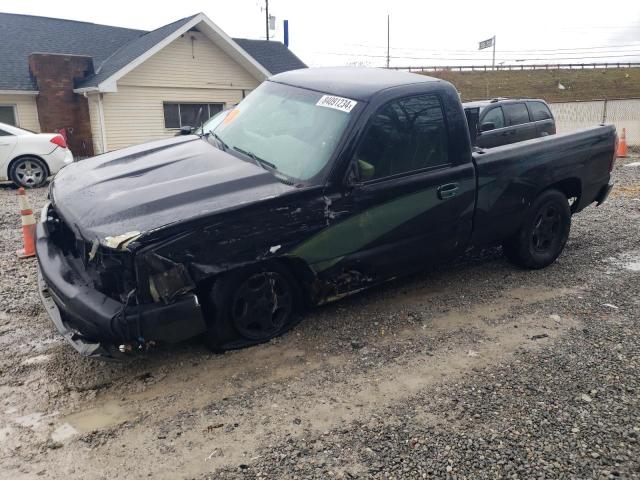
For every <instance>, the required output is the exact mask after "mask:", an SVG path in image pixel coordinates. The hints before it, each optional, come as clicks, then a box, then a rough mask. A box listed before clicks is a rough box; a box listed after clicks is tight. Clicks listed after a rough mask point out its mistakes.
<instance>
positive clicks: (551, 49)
mask: <svg viewBox="0 0 640 480" xmlns="http://www.w3.org/2000/svg"><path fill="white" fill-rule="evenodd" d="M346 45H347V46H355V47H365V48H372V49H373V48H386V46H385V47H383V46H381V45H364V44H359V43H352V44H346ZM626 47H635V48H638V47H640V41H638V42H636V43H628V44H624V45H601V46H593V47H574V48H549V49H544V48H540V49H520V50H502V49H500V52H504V53H524V52H570V51H582V50H595V49H602V48H626ZM391 50H402V51H425V52H447V53H455V52H459V53H475V52H477V51H478V50H449V49H439V48H438V49H435V48H420V47H391ZM541 55H542V53H541Z"/></svg>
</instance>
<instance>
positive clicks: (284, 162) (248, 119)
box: [204, 82, 357, 181]
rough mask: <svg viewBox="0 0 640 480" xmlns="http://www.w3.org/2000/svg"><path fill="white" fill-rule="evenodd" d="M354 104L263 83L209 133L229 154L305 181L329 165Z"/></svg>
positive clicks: (344, 100)
mask: <svg viewBox="0 0 640 480" xmlns="http://www.w3.org/2000/svg"><path fill="white" fill-rule="evenodd" d="M356 103H357V102H355V101H353V100H348V99H341V98H339V97H332V96H329V95H323V94H322V93H318V92H313V91H310V90H305V89H302V88H297V87H291V86H288V85H281V84H278V83H273V82H264V83H263V84H262V85H260V86H259V87H258V88H257V89H255V90H254V91H253V92H251V94H250V95H249V96H247V98H245V99H244V100H243V101H242V102H240V104H239V105H238V106H237V107H236V108H234V109H233V110H230V111H228V112H227V113H226V115H225V116H224V119H223V120H222V122H218V124H217V125H215V123H216V122H214V125H213V130H211V129H209V131H210V132H213V131H215V134H216V136H217V137H218V138H219V140H220V141H222V142H224V144H225V145H226V147H227V148H228V149H229V150H232V151H235V152H240V153H242V154H243V155H245V156H248V157H250V158H252V159H253V160H255V161H256V162H259V163H260V164H261V165H263V166H265V168H270V169H273V170H277V172H278V173H280V174H283V175H286V176H288V177H291V178H294V179H298V180H302V181H305V180H309V179H311V178H312V177H314V176H315V175H317V174H318V173H320V172H321V171H322V169H323V168H324V167H325V166H326V165H327V163H328V162H329V159H330V158H331V155H332V153H333V151H334V150H335V148H336V145H337V144H338V141H339V140H340V137H341V136H342V133H343V132H344V129H345V127H346V125H347V122H348V121H349V117H350V115H351V114H350V112H351V109H352V108H353V107H354V106H355V105H356ZM212 120H213V119H212ZM204 130H205V133H206V132H207V128H206V127H205V129H204Z"/></svg>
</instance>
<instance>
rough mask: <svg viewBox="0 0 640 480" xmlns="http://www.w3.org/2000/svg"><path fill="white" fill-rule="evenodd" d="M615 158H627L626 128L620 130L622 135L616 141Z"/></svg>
mask: <svg viewBox="0 0 640 480" xmlns="http://www.w3.org/2000/svg"><path fill="white" fill-rule="evenodd" d="M616 156H617V157H619V158H626V157H628V156H629V155H628V152H627V129H626V128H623V129H622V135H621V136H620V139H619V140H618V152H617V154H616Z"/></svg>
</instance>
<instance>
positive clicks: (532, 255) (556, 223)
mask: <svg viewBox="0 0 640 480" xmlns="http://www.w3.org/2000/svg"><path fill="white" fill-rule="evenodd" d="M570 229H571V210H570V208H569V202H568V200H567V197H566V196H565V195H564V194H563V193H561V192H559V191H558V190H547V191H545V192H543V193H542V194H540V195H539V196H538V198H536V200H535V201H534V202H533V205H532V206H531V208H530V209H529V212H528V214H527V217H526V218H525V220H524V222H523V224H522V227H521V228H520V231H519V232H518V233H517V234H516V235H515V236H514V237H513V238H511V239H509V240H508V241H506V242H504V243H503V245H502V249H503V251H504V253H505V255H506V257H507V258H508V259H509V261H511V262H512V263H514V264H515V265H517V266H519V267H523V268H531V269H538V268H544V267H546V266H548V265H550V264H552V263H553V262H554V261H555V260H556V258H558V256H559V255H560V254H561V253H562V250H563V249H564V246H565V244H566V243H567V239H568V238H569V230H570Z"/></svg>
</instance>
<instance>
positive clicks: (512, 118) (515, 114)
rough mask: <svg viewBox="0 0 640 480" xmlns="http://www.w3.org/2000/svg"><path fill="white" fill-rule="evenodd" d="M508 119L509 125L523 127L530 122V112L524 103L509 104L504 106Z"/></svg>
mask: <svg viewBox="0 0 640 480" xmlns="http://www.w3.org/2000/svg"><path fill="white" fill-rule="evenodd" d="M502 108H503V109H504V115H505V117H506V118H507V125H508V126H510V127H511V126H513V125H522V124H523V123H528V122H529V112H528V111H527V106H526V105H525V104H524V103H507V104H504V105H503V106H502Z"/></svg>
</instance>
